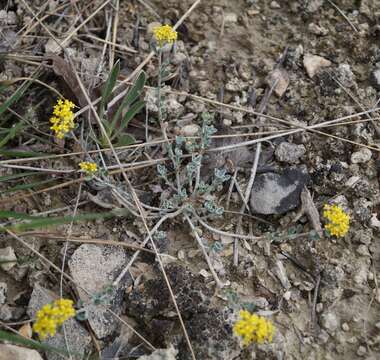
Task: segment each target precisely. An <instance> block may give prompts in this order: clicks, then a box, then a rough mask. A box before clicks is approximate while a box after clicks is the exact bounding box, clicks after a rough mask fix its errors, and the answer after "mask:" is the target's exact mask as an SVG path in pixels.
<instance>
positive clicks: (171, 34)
mask: <svg viewBox="0 0 380 360" xmlns="http://www.w3.org/2000/svg"><path fill="white" fill-rule="evenodd" d="M153 34H154V38H155V39H156V41H157V43H158V45H159V46H160V47H161V46H163V45H164V44H165V43H169V44H172V43H173V42H174V41H176V40H177V31H175V30H174V29H173V28H172V27H171V26H170V25H161V26H157V27H155V28H154V29H153Z"/></svg>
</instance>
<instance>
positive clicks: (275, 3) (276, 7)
mask: <svg viewBox="0 0 380 360" xmlns="http://www.w3.org/2000/svg"><path fill="white" fill-rule="evenodd" d="M269 6H270V8H271V9H281V5H280V4H279V3H278V2H277V1H272V2H271V3H270V5H269Z"/></svg>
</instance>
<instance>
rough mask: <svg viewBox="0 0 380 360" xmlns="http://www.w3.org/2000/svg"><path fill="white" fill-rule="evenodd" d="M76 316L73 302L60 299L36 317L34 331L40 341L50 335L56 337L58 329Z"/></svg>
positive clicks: (44, 308)
mask: <svg viewBox="0 0 380 360" xmlns="http://www.w3.org/2000/svg"><path fill="white" fill-rule="evenodd" d="M74 316H75V309H74V307H73V301H72V300H69V299H58V300H56V301H54V302H53V303H52V304H46V305H44V306H43V307H42V308H41V309H40V310H39V311H38V312H37V315H36V322H35V323H34V325H33V331H34V332H36V333H37V334H38V336H39V337H40V339H45V338H46V337H47V336H48V335H50V336H54V335H55V333H56V331H57V327H58V326H61V325H62V324H63V323H64V322H65V321H66V320H68V319H70V318H72V317H74Z"/></svg>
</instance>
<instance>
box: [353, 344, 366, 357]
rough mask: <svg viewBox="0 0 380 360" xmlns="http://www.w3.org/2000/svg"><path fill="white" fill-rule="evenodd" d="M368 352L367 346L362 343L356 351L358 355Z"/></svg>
mask: <svg viewBox="0 0 380 360" xmlns="http://www.w3.org/2000/svg"><path fill="white" fill-rule="evenodd" d="M366 353H367V349H366V348H365V346H362V345H360V346H359V347H358V350H357V351H356V354H357V355H358V356H364V355H365V354H366Z"/></svg>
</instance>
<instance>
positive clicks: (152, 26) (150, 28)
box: [146, 21, 161, 35]
mask: <svg viewBox="0 0 380 360" xmlns="http://www.w3.org/2000/svg"><path fill="white" fill-rule="evenodd" d="M159 26H161V23H159V22H158V21H153V22H151V23H149V24H148V26H147V27H146V32H147V34H150V35H151V34H153V30H154V29H155V28H156V27H159Z"/></svg>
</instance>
